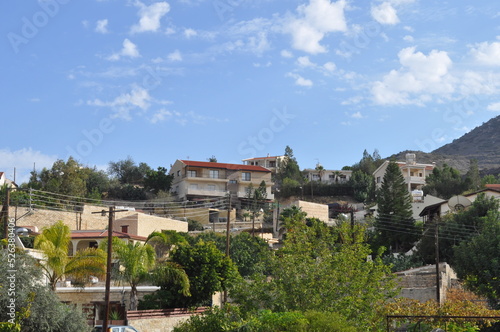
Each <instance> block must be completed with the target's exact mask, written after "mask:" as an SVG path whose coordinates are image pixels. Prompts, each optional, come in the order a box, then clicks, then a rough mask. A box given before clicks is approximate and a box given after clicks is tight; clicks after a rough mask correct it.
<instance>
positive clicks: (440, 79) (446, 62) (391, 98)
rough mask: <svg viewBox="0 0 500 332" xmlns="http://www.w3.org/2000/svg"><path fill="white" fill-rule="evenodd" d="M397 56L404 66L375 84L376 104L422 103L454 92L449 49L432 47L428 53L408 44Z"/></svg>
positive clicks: (374, 95)
mask: <svg viewBox="0 0 500 332" xmlns="http://www.w3.org/2000/svg"><path fill="white" fill-rule="evenodd" d="M398 56H399V62H400V63H401V65H402V67H401V68H400V69H398V70H391V71H390V72H389V73H388V74H386V75H385V76H384V78H383V80H382V81H378V82H375V83H374V84H373V86H372V90H371V92H372V94H373V98H374V101H375V103H377V104H382V105H398V104H402V105H405V104H417V105H422V104H424V103H425V102H428V101H430V100H432V99H433V98H437V99H438V100H439V98H446V97H449V95H450V94H451V93H452V92H453V91H454V84H453V83H454V78H453V77H452V76H451V74H450V73H449V69H450V68H451V65H452V61H451V59H450V58H449V57H448V54H447V53H446V52H443V51H436V50H433V51H431V52H430V53H429V55H425V54H423V53H421V52H415V48H414V47H408V48H404V49H402V50H401V51H400V52H399V54H398Z"/></svg>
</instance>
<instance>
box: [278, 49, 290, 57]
mask: <svg viewBox="0 0 500 332" xmlns="http://www.w3.org/2000/svg"><path fill="white" fill-rule="evenodd" d="M280 54H281V56H282V57H284V58H292V57H293V54H292V52H290V51H288V50H282V51H281V52H280Z"/></svg>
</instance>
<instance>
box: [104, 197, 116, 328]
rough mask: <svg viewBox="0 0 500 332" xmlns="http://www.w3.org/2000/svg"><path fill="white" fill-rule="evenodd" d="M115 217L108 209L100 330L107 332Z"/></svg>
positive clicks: (110, 208)
mask: <svg viewBox="0 0 500 332" xmlns="http://www.w3.org/2000/svg"><path fill="white" fill-rule="evenodd" d="M114 217H115V209H114V207H112V206H110V207H109V212H108V259H107V261H106V263H107V266H106V290H105V293H104V305H105V310H104V311H105V313H104V319H103V322H102V330H103V331H107V330H108V317H109V292H110V288H111V256H112V255H111V253H112V248H113V246H112V244H113V243H112V242H113V219H114Z"/></svg>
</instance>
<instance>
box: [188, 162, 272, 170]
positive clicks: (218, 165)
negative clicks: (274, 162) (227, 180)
mask: <svg viewBox="0 0 500 332" xmlns="http://www.w3.org/2000/svg"><path fill="white" fill-rule="evenodd" d="M181 162H182V163H184V164H185V165H187V166H192V167H204V168H221V169H229V170H233V171H254V172H266V173H271V171H270V170H268V169H267V168H264V167H262V166H252V165H240V164H225V163H212V162H209V161H193V160H181Z"/></svg>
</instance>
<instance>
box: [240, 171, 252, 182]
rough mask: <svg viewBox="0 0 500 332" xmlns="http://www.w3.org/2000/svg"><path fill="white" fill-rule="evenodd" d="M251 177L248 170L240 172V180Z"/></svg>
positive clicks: (248, 179)
mask: <svg viewBox="0 0 500 332" xmlns="http://www.w3.org/2000/svg"><path fill="white" fill-rule="evenodd" d="M251 179H252V174H251V173H250V172H243V173H241V180H243V181H250V180H251Z"/></svg>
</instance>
